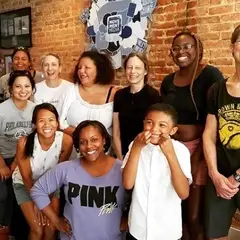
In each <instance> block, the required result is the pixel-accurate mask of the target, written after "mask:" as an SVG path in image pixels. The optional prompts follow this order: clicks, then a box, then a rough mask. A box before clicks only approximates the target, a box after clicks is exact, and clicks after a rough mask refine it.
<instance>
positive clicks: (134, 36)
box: [81, 0, 157, 68]
mask: <svg viewBox="0 0 240 240" xmlns="http://www.w3.org/2000/svg"><path fill="white" fill-rule="evenodd" d="M156 1H157V0H115V1H114V0H108V1H107V0H93V1H92V4H91V8H90V9H85V10H84V11H83V13H82V15H81V19H82V21H83V22H87V35H88V36H89V37H90V40H91V44H90V46H89V48H90V49H91V48H95V49H97V50H98V51H100V52H107V53H109V54H110V55H111V57H112V59H113V62H114V65H115V68H119V67H121V65H122V56H126V55H128V54H129V53H131V52H132V51H138V52H144V51H145V50H146V48H147V40H146V39H145V35H146V30H147V24H148V19H151V15H152V12H153V10H154V8H155V6H156Z"/></svg>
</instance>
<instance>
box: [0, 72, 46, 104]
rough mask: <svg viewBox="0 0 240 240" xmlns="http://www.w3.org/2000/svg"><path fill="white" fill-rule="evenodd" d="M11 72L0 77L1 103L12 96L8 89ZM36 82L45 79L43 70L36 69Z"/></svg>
mask: <svg viewBox="0 0 240 240" xmlns="http://www.w3.org/2000/svg"><path fill="white" fill-rule="evenodd" d="M9 76H10V73H7V74H5V75H3V76H1V77H0V103H1V102H3V101H5V100H6V99H8V98H10V93H9V90H8V80H9ZM34 81H35V83H39V82H41V81H43V74H42V73H41V72H37V71H35V76H34Z"/></svg>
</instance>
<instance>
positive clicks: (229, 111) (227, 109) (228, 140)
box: [218, 103, 240, 150]
mask: <svg viewBox="0 0 240 240" xmlns="http://www.w3.org/2000/svg"><path fill="white" fill-rule="evenodd" d="M218 116H219V137H220V141H221V143H222V144H223V145H224V146H225V147H226V148H228V149H233V150H236V149H240V104H234V103H232V104H228V105H224V106H223V107H222V108H221V109H219V110H218Z"/></svg>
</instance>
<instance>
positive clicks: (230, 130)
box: [208, 81, 240, 177]
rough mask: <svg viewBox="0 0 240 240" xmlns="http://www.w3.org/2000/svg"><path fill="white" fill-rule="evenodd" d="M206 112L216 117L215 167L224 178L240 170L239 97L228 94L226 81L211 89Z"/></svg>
mask: <svg viewBox="0 0 240 240" xmlns="http://www.w3.org/2000/svg"><path fill="white" fill-rule="evenodd" d="M208 112H209V113H210V114H214V115H215V116H216V119H217V122H218V126H217V128H218V129H217V143H216V148H217V166H218V171H219V172H220V173H221V174H223V175H224V176H226V177H229V176H230V175H232V174H233V173H234V172H235V171H236V170H237V169H239V168H240V97H233V96H231V95H229V94H228V92H227V88H226V81H221V82H218V83H216V84H214V86H213V87H212V89H211V92H210V95H209V100H208Z"/></svg>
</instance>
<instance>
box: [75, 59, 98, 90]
mask: <svg viewBox="0 0 240 240" xmlns="http://www.w3.org/2000/svg"><path fill="white" fill-rule="evenodd" d="M78 77H79V79H80V82H81V84H82V85H84V86H91V85H93V84H94V83H95V82H96V77H97V67H96V65H95V63H94V61H93V60H92V59H91V58H88V57H84V58H82V59H81V60H80V61H79V64H78Z"/></svg>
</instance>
